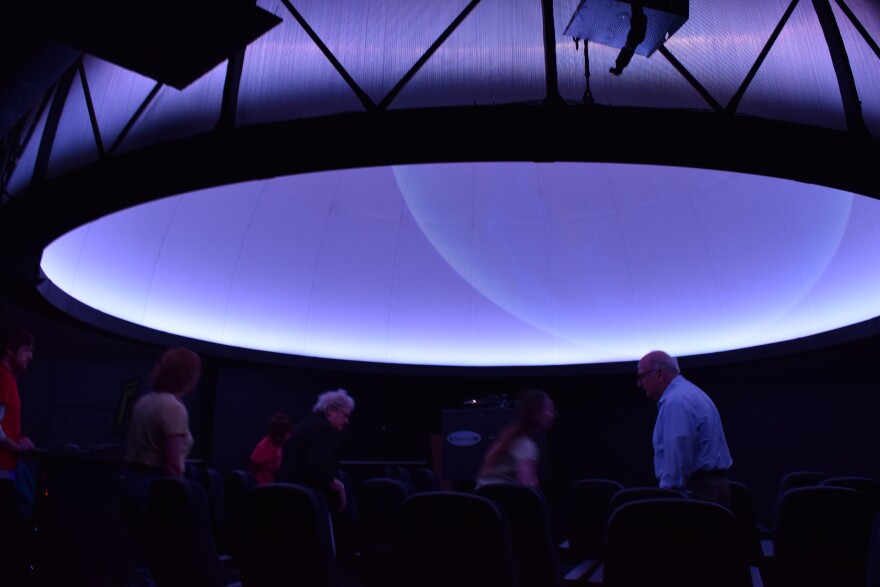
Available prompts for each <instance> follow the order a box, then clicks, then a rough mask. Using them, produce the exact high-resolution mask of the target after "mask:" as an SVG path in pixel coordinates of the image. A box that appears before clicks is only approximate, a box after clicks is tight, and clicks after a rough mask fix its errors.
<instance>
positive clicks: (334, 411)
mask: <svg viewBox="0 0 880 587" xmlns="http://www.w3.org/2000/svg"><path fill="white" fill-rule="evenodd" d="M353 411H354V400H353V399H352V398H351V396H349V395H348V392H347V391H345V390H344V389H335V390H332V391H325V392H324V393H322V394H321V395H319V396H318V401H317V402H315V405H314V406H313V407H312V414H311V415H309V416H308V417H307V418H305V419H304V420H302V421H300V422H299V423H297V425H296V426H295V427H294V429H293V435H292V436H291V437H290V441H289V442H288V445H287V447H288V448H287V450H286V451H285V455H284V461H285V462H284V469H283V473H287V474H289V478H287V476H286V475H284V474H279V481H282V482H293V483H296V484H297V485H304V486H306V487H310V488H312V489H314V490H316V491H317V492H319V493H320V494H321V495H323V496H324V498H325V499H326V500H327V508H328V509H329V510H330V515H331V517H332V519H333V531H334V537H335V540H336V555H337V558H338V559H339V562H340V564H343V565H346V564H349V563H351V560H352V557H353V555H354V543H353V540H354V536H353V532H354V530H353V528H354V523H355V522H354V520H353V519H352V516H351V513H352V512H351V508H347V505H348V499H347V497H346V487H345V484H344V483H343V479H342V478H343V475H342V474H341V472H340V471H339V433H340V432H342V430H343V429H345V427H346V426H347V425H348V419H349V418H350V417H351V413H352V412H353Z"/></svg>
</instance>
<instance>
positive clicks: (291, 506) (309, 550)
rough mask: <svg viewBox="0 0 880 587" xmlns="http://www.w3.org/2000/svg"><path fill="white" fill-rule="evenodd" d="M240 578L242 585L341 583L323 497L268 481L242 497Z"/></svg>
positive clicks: (334, 586) (331, 586)
mask: <svg viewBox="0 0 880 587" xmlns="http://www.w3.org/2000/svg"><path fill="white" fill-rule="evenodd" d="M241 536H242V543H241V565H240V566H241V582H242V584H243V585H246V586H248V587H270V586H271V587H274V586H277V585H309V586H313V587H341V585H342V580H341V577H340V574H339V570H338V568H337V566H336V558H335V556H334V550H333V535H332V530H331V523H330V514H329V512H328V510H327V502H326V501H325V500H324V497H323V496H322V495H320V494H319V493H317V492H316V491H313V490H312V489H309V488H307V487H302V486H300V485H293V484H290V483H271V484H268V485H260V486H257V487H254V488H253V489H251V490H250V491H248V492H247V494H246V495H245V500H244V514H243V516H242V535H241Z"/></svg>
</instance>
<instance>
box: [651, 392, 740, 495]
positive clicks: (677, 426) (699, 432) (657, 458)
mask: <svg viewBox="0 0 880 587" xmlns="http://www.w3.org/2000/svg"><path fill="white" fill-rule="evenodd" d="M657 410H658V411H657V422H656V423H655V424H654V439H653V442H654V474H655V475H656V476H657V479H658V480H659V481H660V487H676V488H679V489H683V488H684V487H685V486H686V485H687V483H688V479H690V477H691V475H692V474H693V473H694V472H695V471H706V470H714V469H729V468H730V465H731V464H733V459H732V458H731V457H730V451H729V450H728V448H727V440H726V439H725V438H724V429H723V427H722V426H721V416H719V415H718V409H717V408H716V407H715V404H714V403H713V402H712V400H711V399H710V398H709V396H708V395H706V394H705V392H703V390H701V389H700V388H699V387H697V386H696V385H694V384H693V383H691V382H690V381H688V380H687V379H685V378H684V377H682V376H681V375H678V376H677V377H676V378H675V379H673V380H672V381H670V382H669V386H668V387H667V388H666V390H665V391H664V392H663V395H661V396H660V399H659V400H657Z"/></svg>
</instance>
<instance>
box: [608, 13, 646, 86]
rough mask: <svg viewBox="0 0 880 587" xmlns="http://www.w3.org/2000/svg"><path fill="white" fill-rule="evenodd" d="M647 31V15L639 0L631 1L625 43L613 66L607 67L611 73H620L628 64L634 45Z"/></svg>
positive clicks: (634, 48)
mask: <svg viewBox="0 0 880 587" xmlns="http://www.w3.org/2000/svg"><path fill="white" fill-rule="evenodd" d="M647 32H648V17H647V16H645V11H644V10H643V9H642V5H641V3H640V2H633V3H632V15H631V16H630V17H629V32H628V33H627V35H626V43H624V45H623V48H622V49H621V50H620V53H619V54H618V55H617V61H616V62H615V64H614V67H612V68H611V69H609V70H608V71H610V72H611V73H612V74H614V75H620V74H621V73H623V70H624V68H626V66H627V65H629V61H630V59H632V56H633V54H634V53H635V52H636V47H638V46H639V44H640V43H641V42H642V41H644V40H645V34H646V33H647Z"/></svg>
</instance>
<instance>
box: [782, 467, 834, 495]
mask: <svg viewBox="0 0 880 587" xmlns="http://www.w3.org/2000/svg"><path fill="white" fill-rule="evenodd" d="M827 478H828V475H826V474H825V473H822V472H821V471H789V472H788V473H786V474H784V475H783V476H782V478H781V479H780V480H779V497H782V494H783V493H785V492H786V491H788V490H789V489H794V488H795V487H806V486H808V485H818V484H819V482H821V481H822V480H823V479H827Z"/></svg>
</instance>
